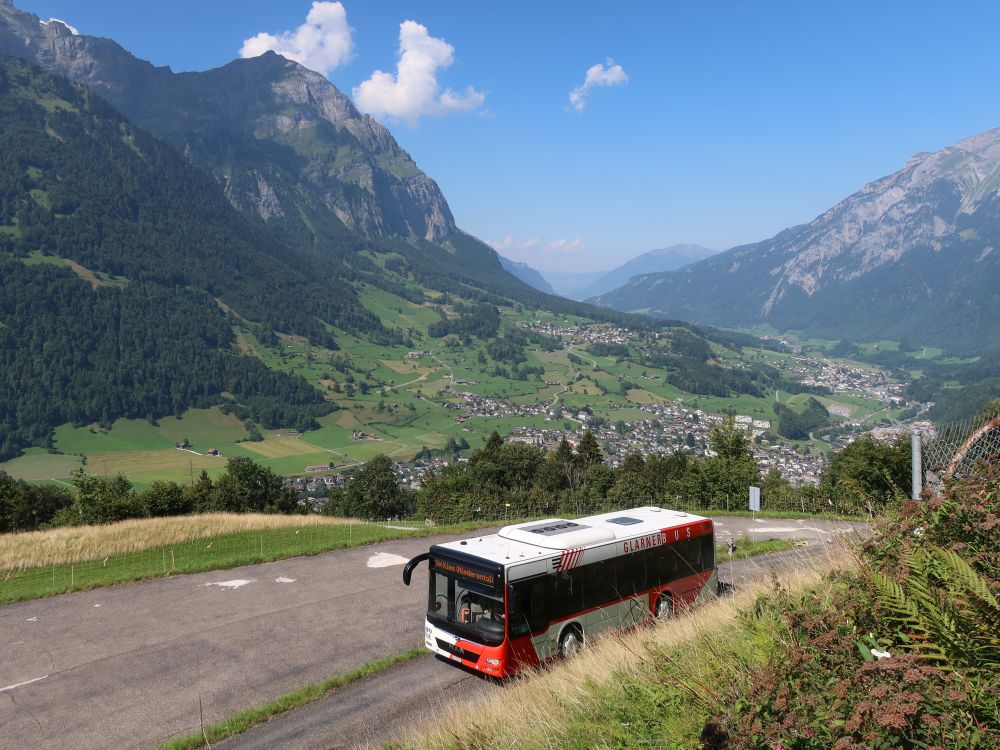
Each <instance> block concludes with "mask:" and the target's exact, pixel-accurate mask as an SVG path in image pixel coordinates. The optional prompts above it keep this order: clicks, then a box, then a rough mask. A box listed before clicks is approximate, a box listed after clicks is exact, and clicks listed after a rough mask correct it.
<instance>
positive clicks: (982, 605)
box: [871, 545, 1000, 675]
mask: <svg viewBox="0 0 1000 750" xmlns="http://www.w3.org/2000/svg"><path fill="white" fill-rule="evenodd" d="M903 559H904V562H905V563H906V567H907V569H908V572H909V575H908V576H907V578H906V580H905V581H904V583H903V584H900V583H898V582H897V581H894V580H893V579H891V578H889V577H888V576H886V575H884V574H882V573H879V572H875V571H873V572H872V573H871V580H872V582H873V584H874V586H875V590H876V592H877V595H878V600H879V602H880V603H881V605H882V607H883V608H884V610H885V611H886V613H887V615H888V617H889V618H890V619H891V620H892V621H893V623H894V624H895V625H896V627H897V628H898V629H899V630H900V632H901V633H902V634H903V637H902V638H901V639H900V640H901V641H902V643H901V644H900V647H901V648H903V649H904V650H908V651H911V652H913V653H916V654H919V655H921V656H923V657H925V658H927V659H930V660H932V661H934V662H935V663H937V664H938V665H939V666H942V667H947V668H951V669H955V670H957V671H961V672H965V673H968V674H973V675H975V674H984V673H995V670H997V669H1000V632H998V631H997V624H998V623H1000V604H998V603H997V599H996V597H995V596H994V595H993V593H992V592H991V591H990V588H989V585H988V584H987V581H986V580H985V579H984V578H983V577H982V576H981V575H979V573H977V572H976V571H975V570H974V569H973V568H972V566H970V565H969V564H968V563H967V562H965V560H963V559H962V558H961V557H959V556H958V555H957V554H956V553H954V552H952V551H951V550H946V549H942V548H941V547H936V546H933V545H927V546H926V547H918V548H916V549H913V550H910V551H908V552H907V553H906V554H905V555H904V558H903Z"/></svg>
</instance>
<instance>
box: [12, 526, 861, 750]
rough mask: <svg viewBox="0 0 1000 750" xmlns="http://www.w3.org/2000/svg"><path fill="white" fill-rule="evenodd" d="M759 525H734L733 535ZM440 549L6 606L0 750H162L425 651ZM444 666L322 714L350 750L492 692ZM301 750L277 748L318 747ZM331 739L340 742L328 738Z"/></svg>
mask: <svg viewBox="0 0 1000 750" xmlns="http://www.w3.org/2000/svg"><path fill="white" fill-rule="evenodd" d="M749 525H750V521H749V519H738V518H721V519H719V534H720V539H721V538H723V537H724V534H725V532H727V531H728V532H731V533H733V534H734V535H736V536H739V534H740V533H741V531H743V530H745V529H747V528H748V527H749ZM762 526H763V527H765V528H769V529H770V530H769V531H768V532H760V531H758V534H757V536H761V537H764V536H775V537H781V536H786V537H787V536H795V537H799V538H808V537H814V538H817V537H818V538H820V539H825V538H829V537H831V536H832V535H833V534H834V533H836V531H837V530H843V529H847V528H848V527H849V526H848V524H844V523H836V522H811V521H810V522H808V523H798V522H795V521H777V520H770V521H766V522H764V523H763V524H761V522H760V521H758V530H759V529H760V528H761V527H762ZM435 541H436V540H435V538H427V537H425V538H422V539H401V540H394V541H391V542H384V543H381V544H378V545H371V546H367V547H359V548H355V549H350V550H340V551H337V552H330V553H326V554H323V555H317V556H315V557H307V558H295V559H292V560H285V561H280V562H275V563H267V564H264V565H253V566H248V567H243V568H237V569H234V570H229V571H216V572H212V573H201V574H197V575H191V576H176V577H172V578H165V579H158V580H154V581H147V582H144V583H138V584H129V585H122V586H115V587H111V588H106V589H98V590H95V591H88V592H80V593H75V594H67V595H64V596H58V597H51V598H48V599H41V600H37V601H33V602H23V603H20V604H12V605H8V606H6V607H2V608H0V654H2V656H0V748H22V747H23V748H28V747H30V748H79V749H80V750H87V749H88V748H108V747H115V748H150V747H155V746H156V744H157V743H159V742H161V741H162V740H164V739H167V738H169V737H172V736H175V735H178V734H186V733H189V732H193V731H196V730H197V728H198V726H199V721H200V718H199V717H200V716H203V717H204V721H205V723H206V724H207V723H212V722H216V721H219V720H221V719H224V718H226V717H228V716H231V715H232V714H234V713H236V712H237V711H239V710H241V709H243V708H247V707H249V706H254V705H258V704H260V703H263V702H264V701H266V700H268V699H270V698H274V697H276V696H278V695H281V694H283V693H286V692H289V691H290V690H293V689H295V688H297V687H300V686H302V685H303V684H306V683H310V682H315V681H319V680H322V679H325V678H328V677H330V676H333V675H336V674H340V673H343V672H346V671H348V670H350V669H352V668H354V667H357V666H359V665H360V664H363V663H364V662H367V661H370V660H372V659H375V658H378V657H380V656H385V655H388V654H395V653H399V652H401V651H404V650H406V649H408V648H412V647H414V646H417V645H419V644H421V643H422V638H423V633H422V627H423V616H422V614H423V609H424V597H425V590H426V578H425V576H426V566H422V568H421V569H420V571H419V573H418V574H417V575H416V576H415V577H414V585H412V586H411V587H409V588H406V587H404V586H403V585H402V584H401V582H400V567H399V563H401V562H402V560H403V559H406V558H409V557H410V556H412V555H415V554H417V553H419V552H421V551H424V550H426V549H427V547H428V546H429V544H431V543H433V542H435ZM818 546H819V545H817V547H818ZM750 562H751V563H752V562H753V561H750ZM373 565H374V566H376V567H372V566H373ZM380 565H384V567H378V566H380ZM723 571H724V572H725V568H723ZM219 584H226V585H219ZM425 665H426V666H425ZM444 666H445V665H438V664H436V663H435V662H434V661H433V660H432V659H418V660H417V661H416V662H413V663H411V664H408V665H406V666H404V667H401V668H399V669H398V670H394V671H393V675H392V680H391V685H390V684H388V683H386V682H385V681H383V682H379V681H378V680H375V679H370V680H366V681H363V682H359V683H357V684H356V685H355V686H354V688H349V689H347V690H344V691H342V692H340V693H337V694H336V698H335V699H328V700H327V701H322V702H320V704H328V703H330V702H331V700H333V702H334V703H336V702H338V701H346V703H345V704H344V705H343V706H342V708H339V709H337V710H339V711H340V714H339V718H337V719H336V723H335V724H333V726H339V727H340V728H341V730H342V731H341V733H340V735H338V736H342V737H348V738H349V740H348V743H349V744H356V743H357V742H359V741H362V740H363V739H365V738H366V737H368V736H371V737H372V739H378V738H381V737H384V736H386V734H385V730H386V728H387V727H388V726H389V725H388V724H387V720H388V719H389V718H390V717H395V718H394V719H393V720H392V725H393V726H397V725H401V724H405V723H408V722H409V721H410V720H411V719H412V718H413V717H412V716H411V714H413V713H415V712H418V711H422V710H425V709H426V708H427V707H428V706H433V705H434V701H435V700H437V701H440V700H444V699H446V698H448V697H450V696H451V695H453V694H455V692H456V691H458V692H466V691H467V690H469V689H473V690H475V689H482V685H483V684H482V683H480V682H479V681H474V682H472V683H471V685H474V686H475V687H474V688H473V687H471V686H470V683H469V680H464V679H463V678H464V677H465V675H464V674H463V673H461V672H459V671H458V670H455V669H449V670H444V669H443V667H444ZM437 667H442V669H436V668H437ZM432 673H433V675H432ZM400 676H401V677H400ZM400 686H403V687H404V688H407V687H408V688H412V689H413V690H414V691H415V693H416V695H414V694H412V693H406V692H405V691H404V692H400V691H399V688H400ZM366 691H368V692H366ZM417 697H419V700H414V698H417ZM425 701H430V703H426V702H425ZM317 705H319V704H317ZM362 708H364V709H365V711H362ZM407 712H410V713H409V714H408V713H407ZM293 715H294V716H302V715H303V714H302V712H296V714H293ZM408 717H409V718H408ZM329 721H330V719H329V718H328V717H326V718H325V717H319V718H318V719H317V724H316V729H317V732H319V731H320V730H323V731H328V730H327V729H323V727H327V728H328V727H329V726H330V723H329ZM366 727H368V729H367V730H366V729H365V728H366ZM366 731H367V732H368V734H366ZM317 736H320V735H319V734H317ZM310 741H311V740H310ZM296 742H298V740H293V741H291V744H285V745H277V746H288V747H298V746H304V747H307V746H310V745H309V744H308V742H306V740H305V739H304V738H303V740H302V742H303V744H301V745H300V744H295V743H296ZM319 742H320V744H319V745H315V746H318V747H329V746H336V744H337V743H338V742H340V740H338V739H333V740H331V739H330V737H329V735H328V734H327V735H324V736H323V737H322V738H321V739H320V740H319ZM271 746H275V745H271Z"/></svg>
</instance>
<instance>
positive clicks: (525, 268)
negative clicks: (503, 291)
mask: <svg viewBox="0 0 1000 750" xmlns="http://www.w3.org/2000/svg"><path fill="white" fill-rule="evenodd" d="M500 265H501V266H503V268H504V270H505V271H507V272H508V273H511V274H513V275H514V276H516V277H517V278H519V279H520V280H521V281H523V282H524V283H525V284H528V285H530V286H533V287H534V288H535V289H537V290H538V291H540V292H545V293H546V294H555V291H554V290H553V289H552V285H551V284H549V282H548V281H546V280H545V277H544V276H542V274H541V273H540V272H538V271H536V270H535V269H534V268H532V267H531V266H529V265H528V264H527V263H522V262H521V261H518V260H511V259H510V258H507V257H505V256H503V255H501V256H500Z"/></svg>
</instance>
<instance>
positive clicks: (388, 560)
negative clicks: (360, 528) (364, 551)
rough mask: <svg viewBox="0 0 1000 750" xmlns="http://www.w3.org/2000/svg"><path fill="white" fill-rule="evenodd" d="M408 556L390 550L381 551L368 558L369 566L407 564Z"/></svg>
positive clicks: (380, 566) (385, 566) (381, 566)
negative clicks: (389, 551)
mask: <svg viewBox="0 0 1000 750" xmlns="http://www.w3.org/2000/svg"><path fill="white" fill-rule="evenodd" d="M405 564H406V558H405V557H401V556H400V555H393V554H390V553H388V552H379V553H378V554H375V555H372V556H371V557H369V558H368V567H369V568H391V567H392V566H393V565H405Z"/></svg>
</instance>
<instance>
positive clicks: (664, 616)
mask: <svg viewBox="0 0 1000 750" xmlns="http://www.w3.org/2000/svg"><path fill="white" fill-rule="evenodd" d="M673 616H674V598H673V597H672V596H671V595H670V594H660V598H659V599H657V600H656V619H657V620H669V619H670V618H671V617H673Z"/></svg>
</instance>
